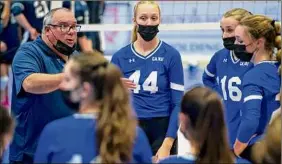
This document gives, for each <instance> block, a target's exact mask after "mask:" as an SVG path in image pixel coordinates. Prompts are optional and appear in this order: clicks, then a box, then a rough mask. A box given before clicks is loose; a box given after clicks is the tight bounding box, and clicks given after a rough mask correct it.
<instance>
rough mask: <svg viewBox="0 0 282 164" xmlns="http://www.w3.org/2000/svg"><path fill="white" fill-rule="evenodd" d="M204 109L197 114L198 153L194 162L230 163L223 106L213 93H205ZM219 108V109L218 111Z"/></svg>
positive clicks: (231, 160) (230, 157)
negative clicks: (205, 102)
mask: <svg viewBox="0 0 282 164" xmlns="http://www.w3.org/2000/svg"><path fill="white" fill-rule="evenodd" d="M205 101H207V102H208V103H207V104H206V107H205V108H206V109H205V110H203V112H202V113H200V114H199V118H198V121H197V124H196V127H195V128H197V129H199V132H198V133H197V134H198V135H197V136H196V137H197V138H198V147H199V153H198V158H197V161H196V163H232V162H233V159H232V156H231V152H230V150H229V148H228V139H227V131H226V128H225V125H224V124H225V123H224V115H223V106H222V103H221V102H220V100H219V99H218V98H217V95H216V94H215V93H210V94H209V95H206V100H205ZM219 110H220V111H219Z"/></svg>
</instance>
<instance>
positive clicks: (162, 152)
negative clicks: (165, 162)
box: [155, 145, 170, 162]
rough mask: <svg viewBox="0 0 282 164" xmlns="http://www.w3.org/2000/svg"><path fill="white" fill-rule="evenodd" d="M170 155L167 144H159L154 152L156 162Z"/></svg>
mask: <svg viewBox="0 0 282 164" xmlns="http://www.w3.org/2000/svg"><path fill="white" fill-rule="evenodd" d="M169 155H170V148H169V147H167V146H163V145H162V146H161V147H160V148H159V150H158V152H157V154H156V159H155V161H156V162H159V161H160V160H162V159H164V158H166V157H168V156H169Z"/></svg>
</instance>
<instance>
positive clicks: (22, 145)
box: [10, 8, 80, 164]
mask: <svg viewBox="0 0 282 164" xmlns="http://www.w3.org/2000/svg"><path fill="white" fill-rule="evenodd" d="M79 29H80V26H79V25H77V21H76V19H75V17H74V14H73V13H72V12H71V11H70V10H68V9H66V8H57V9H53V10H51V11H50V12H49V13H47V14H46V16H45V17H44V20H43V29H42V35H41V36H38V37H37V38H36V39H35V40H34V41H31V42H27V43H24V44H23V45H22V46H21V47H20V48H19V50H18V51H17V53H16V55H15V58H14V61H13V63H12V71H13V90H12V113H13V115H14V116H15V117H16V121H17V126H16V129H15V135H14V140H13V142H12V144H11V147H10V162H11V163H29V164H30V163H33V155H34V152H35V150H36V147H37V142H38V137H39V136H40V133H41V131H42V129H43V128H44V126H45V125H46V124H47V123H49V122H51V121H53V120H55V119H58V118H62V117H65V116H68V115H70V114H72V107H71V106H69V105H68V104H67V103H66V102H65V101H64V98H63V95H62V92H61V91H60V90H58V87H59V84H60V83H61V80H62V79H63V78H64V76H63V73H62V70H63V67H64V64H65V62H66V61H67V60H68V58H69V56H70V55H72V54H73V53H74V51H75V45H76V42H77V32H78V31H79Z"/></svg>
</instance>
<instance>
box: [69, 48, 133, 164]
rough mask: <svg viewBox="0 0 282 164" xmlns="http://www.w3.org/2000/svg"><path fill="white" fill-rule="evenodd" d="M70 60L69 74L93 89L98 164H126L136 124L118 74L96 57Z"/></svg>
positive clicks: (109, 65)
mask: <svg viewBox="0 0 282 164" xmlns="http://www.w3.org/2000/svg"><path fill="white" fill-rule="evenodd" d="M71 60H72V61H73V62H74V66H73V67H72V69H71V71H72V73H73V74H74V75H76V76H77V77H78V79H79V80H80V82H81V83H83V82H88V83H89V84H90V85H91V86H92V87H93V101H95V102H97V103H98V104H99V109H100V111H99V114H98V118H97V125H96V134H97V145H98V148H99V159H101V163H123V162H130V161H131V160H132V159H131V158H132V152H133V144H134V140H135V136H136V126H137V121H136V119H135V117H134V115H133V113H132V109H131V107H130V101H129V94H128V91H127V89H126V88H125V86H124V85H123V83H122V81H121V78H122V73H121V72H120V70H119V69H118V68H117V67H116V66H115V65H113V64H110V63H109V62H108V61H107V59H106V58H105V57H104V56H102V55H101V54H99V53H95V52H94V53H86V54H80V55H77V56H74V57H72V58H71Z"/></svg>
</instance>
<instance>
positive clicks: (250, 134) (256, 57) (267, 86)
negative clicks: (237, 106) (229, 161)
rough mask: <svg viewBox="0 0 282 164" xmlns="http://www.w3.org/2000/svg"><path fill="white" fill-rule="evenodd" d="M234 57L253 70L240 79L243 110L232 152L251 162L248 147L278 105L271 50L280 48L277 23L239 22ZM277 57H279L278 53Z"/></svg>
mask: <svg viewBox="0 0 282 164" xmlns="http://www.w3.org/2000/svg"><path fill="white" fill-rule="evenodd" d="M235 36H236V42H235V49H234V51H235V53H237V54H240V56H245V57H247V58H249V59H251V60H252V62H253V63H254V68H252V69H251V70H249V71H248V72H247V73H246V74H245V75H244V78H243V96H242V98H243V100H244V102H243V108H242V118H241V123H240V127H239V129H238V135H237V139H236V142H235V144H234V151H235V154H236V155H237V156H241V157H243V158H246V159H248V160H250V161H251V162H253V160H252V158H251V147H252V146H253V144H254V143H255V142H256V141H257V140H259V139H260V138H261V137H262V136H263V135H264V133H265V129H266V127H267V125H268V123H269V120H270V118H271V115H272V113H273V111H274V110H276V109H278V107H279V106H280V102H279V101H277V100H278V96H277V95H278V94H279V91H280V77H279V74H278V67H279V64H280V63H279V62H277V61H274V60H273V52H274V48H275V47H276V48H281V43H280V42H279V43H278V42H276V41H279V40H280V41H281V36H280V23H276V24H275V21H273V20H272V19H271V18H268V17H266V16H263V15H252V16H248V17H245V18H244V19H242V20H241V22H240V24H239V25H238V26H237V27H236V29H235ZM278 52H280V53H279V54H277V55H278V56H281V51H278Z"/></svg>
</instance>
